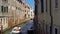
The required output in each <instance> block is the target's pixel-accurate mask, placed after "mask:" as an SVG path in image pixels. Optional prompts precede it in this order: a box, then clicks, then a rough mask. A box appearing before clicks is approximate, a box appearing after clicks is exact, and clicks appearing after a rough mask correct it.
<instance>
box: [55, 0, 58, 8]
mask: <svg viewBox="0 0 60 34" xmlns="http://www.w3.org/2000/svg"><path fill="white" fill-rule="evenodd" d="M55 8H58V0H55Z"/></svg>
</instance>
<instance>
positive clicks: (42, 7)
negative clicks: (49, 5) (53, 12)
mask: <svg viewBox="0 0 60 34" xmlns="http://www.w3.org/2000/svg"><path fill="white" fill-rule="evenodd" d="M43 12H44V4H43V0H41V13H43Z"/></svg>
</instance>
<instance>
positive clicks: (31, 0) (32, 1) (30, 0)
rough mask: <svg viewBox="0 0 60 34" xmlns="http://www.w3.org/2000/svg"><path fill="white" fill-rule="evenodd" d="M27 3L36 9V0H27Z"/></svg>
mask: <svg viewBox="0 0 60 34" xmlns="http://www.w3.org/2000/svg"><path fill="white" fill-rule="evenodd" d="M25 2H26V3H27V4H29V5H30V7H32V8H33V9H34V0H26V1H25Z"/></svg>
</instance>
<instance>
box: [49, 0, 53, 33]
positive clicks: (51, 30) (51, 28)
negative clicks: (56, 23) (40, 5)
mask: <svg viewBox="0 0 60 34" xmlns="http://www.w3.org/2000/svg"><path fill="white" fill-rule="evenodd" d="M51 1H52V0H50V16H51V26H50V34H53V33H52V32H53V15H52V10H51V9H52V8H51V6H52V3H51Z"/></svg>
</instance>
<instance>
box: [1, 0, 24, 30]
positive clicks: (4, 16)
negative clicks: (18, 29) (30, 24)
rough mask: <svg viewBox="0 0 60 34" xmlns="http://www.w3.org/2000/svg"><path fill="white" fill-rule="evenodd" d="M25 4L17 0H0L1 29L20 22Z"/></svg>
mask: <svg viewBox="0 0 60 34" xmlns="http://www.w3.org/2000/svg"><path fill="white" fill-rule="evenodd" d="M24 10H25V5H24V3H23V2H22V1H19V0H0V23H2V25H3V30H5V29H7V28H11V27H13V26H15V25H17V24H19V23H20V20H22V19H25V18H24V15H25V14H24V13H25V12H24Z"/></svg>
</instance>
